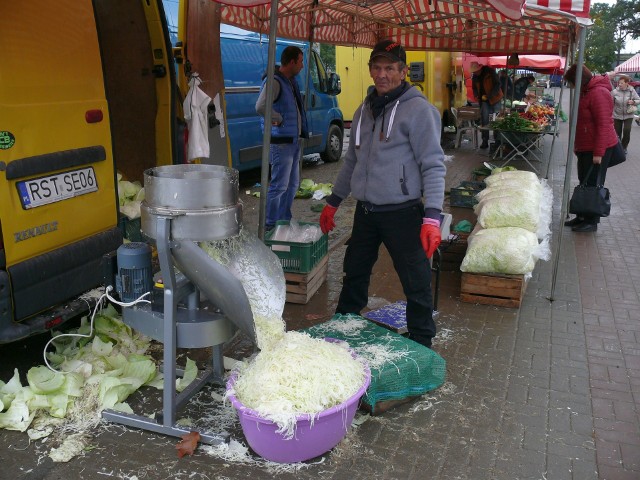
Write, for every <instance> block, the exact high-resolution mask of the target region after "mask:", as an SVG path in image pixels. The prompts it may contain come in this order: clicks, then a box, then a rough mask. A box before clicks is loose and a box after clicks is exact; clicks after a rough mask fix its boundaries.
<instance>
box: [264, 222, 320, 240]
mask: <svg viewBox="0 0 640 480" xmlns="http://www.w3.org/2000/svg"><path fill="white" fill-rule="evenodd" d="M321 237H322V230H320V226H319V225H315V224H314V225H301V224H300V223H298V221H296V220H294V219H291V221H290V222H289V225H276V228H275V229H274V231H273V235H272V236H271V240H277V241H279V242H292V243H313V242H317V241H318V240H320V238H321Z"/></svg>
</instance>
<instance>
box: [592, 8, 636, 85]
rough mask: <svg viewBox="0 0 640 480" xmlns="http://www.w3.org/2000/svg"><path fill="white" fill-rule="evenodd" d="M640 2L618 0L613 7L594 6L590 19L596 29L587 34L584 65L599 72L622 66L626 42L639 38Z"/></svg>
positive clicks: (593, 28)
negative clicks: (622, 54)
mask: <svg viewBox="0 0 640 480" xmlns="http://www.w3.org/2000/svg"><path fill="white" fill-rule="evenodd" d="M639 12H640V0H617V2H616V3H615V4H614V5H608V4H605V3H594V4H593V5H592V6H591V11H590V12H589V16H590V17H591V19H592V20H593V22H594V24H593V26H592V27H591V28H590V29H589V30H588V33H587V44H586V49H585V63H586V64H587V67H589V68H590V69H593V70H594V71H597V72H606V71H608V70H611V69H612V67H613V66H614V65H617V64H619V63H620V61H621V59H620V54H621V52H622V49H623V48H624V47H625V43H626V41H627V40H629V39H632V38H638V37H640V18H638V13H639Z"/></svg>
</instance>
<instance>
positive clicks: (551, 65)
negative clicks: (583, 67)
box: [487, 55, 565, 73]
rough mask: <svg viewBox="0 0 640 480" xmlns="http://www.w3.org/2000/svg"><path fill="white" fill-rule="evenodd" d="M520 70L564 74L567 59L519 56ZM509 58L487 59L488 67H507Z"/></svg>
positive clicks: (555, 56)
mask: <svg viewBox="0 0 640 480" xmlns="http://www.w3.org/2000/svg"><path fill="white" fill-rule="evenodd" d="M518 57H519V63H518V67H517V68H519V69H527V70H533V71H534V72H540V73H554V72H557V73H562V72H563V71H564V65H565V59H564V58H563V57H559V56H558V55H519V56H518ZM508 58H509V57H508V56H505V55H502V56H495V57H489V58H488V59H487V65H489V66H490V67H494V68H505V67H507V66H508V65H507V59H508Z"/></svg>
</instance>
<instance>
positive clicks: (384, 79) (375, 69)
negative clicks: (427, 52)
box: [369, 57, 407, 95]
mask: <svg viewBox="0 0 640 480" xmlns="http://www.w3.org/2000/svg"><path fill="white" fill-rule="evenodd" d="M369 74H370V75H371V78H372V79H373V83H374V84H375V86H376V91H377V92H378V95H385V94H387V93H389V92H390V91H391V90H393V89H394V88H397V87H399V86H400V83H401V82H402V80H404V78H405V77H406V76H407V67H406V66H405V67H404V68H400V62H393V61H391V60H389V59H388V58H386V57H376V58H374V59H373V61H372V62H371V66H370V67H369Z"/></svg>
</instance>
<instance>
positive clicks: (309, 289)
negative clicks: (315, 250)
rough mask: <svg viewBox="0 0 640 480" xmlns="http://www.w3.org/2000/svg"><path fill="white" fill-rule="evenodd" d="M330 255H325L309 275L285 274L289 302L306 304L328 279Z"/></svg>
mask: <svg viewBox="0 0 640 480" xmlns="http://www.w3.org/2000/svg"><path fill="white" fill-rule="evenodd" d="M328 268H329V255H325V256H324V258H322V260H320V261H319V262H318V263H317V264H316V266H315V267H313V269H312V270H311V271H310V272H308V273H293V272H284V279H285V282H286V283H287V302H289V303H302V304H306V303H307V302H308V301H309V300H310V299H311V297H313V294H314V293H316V292H317V291H318V289H319V288H320V286H321V285H322V284H323V283H324V281H325V280H326V279H327V270H328Z"/></svg>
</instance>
